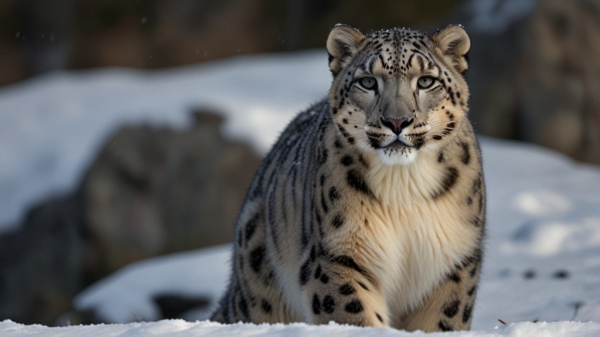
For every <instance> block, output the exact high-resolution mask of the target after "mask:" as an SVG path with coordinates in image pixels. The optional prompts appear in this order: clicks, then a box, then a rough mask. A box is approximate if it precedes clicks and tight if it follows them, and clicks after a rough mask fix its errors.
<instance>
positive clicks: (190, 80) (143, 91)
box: [0, 51, 331, 231]
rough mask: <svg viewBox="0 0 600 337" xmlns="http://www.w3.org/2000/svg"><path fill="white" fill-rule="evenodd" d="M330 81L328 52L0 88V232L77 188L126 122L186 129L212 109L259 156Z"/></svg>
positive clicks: (83, 74)
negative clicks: (197, 110) (193, 112)
mask: <svg viewBox="0 0 600 337" xmlns="http://www.w3.org/2000/svg"><path fill="white" fill-rule="evenodd" d="M330 82H331V75H330V73H329V69H328V68H327V54H326V53H325V51H309V52H300V53H293V54H276V55H266V56H265V55H262V56H245V57H239V58H233V59H229V60H225V61H219V62H212V63H210V64H203V65H195V66H188V67H181V68H176V69H170V70H164V71H141V70H140V71H137V70H130V69H102V70H91V71H79V72H57V73H53V74H49V75H45V76H41V77H38V78H35V79H33V80H29V81H26V82H23V83H20V84H17V85H13V86H9V87H4V88H2V89H0V168H1V169H0V231H2V230H8V229H11V228H14V226H15V225H16V224H17V223H18V220H19V219H21V218H22V216H23V215H24V212H25V211H26V209H27V207H28V206H30V205H31V204H32V203H34V202H37V201H40V200H41V199H43V198H45V197H47V196H49V195H52V194H56V193H64V192H68V191H71V190H73V188H74V187H75V186H76V184H77V182H78V181H79V179H80V178H81V177H82V174H83V172H84V170H85V168H86V165H89V163H90V162H91V161H92V159H93V158H94V156H96V154H97V152H98V150H99V147H100V146H101V145H102V142H103V141H104V140H105V139H106V137H107V136H108V135H109V133H110V132H113V131H114V130H115V128H116V127H117V126H120V125H122V124H123V123H140V122H148V123H153V124H160V125H164V124H167V125H170V126H172V127H177V128H183V127H185V126H186V125H188V124H189V121H190V118H189V111H190V109H191V108H194V107H208V108H213V109H217V110H220V111H222V112H223V113H224V114H225V115H226V116H227V117H231V118H229V119H228V121H227V122H226V125H225V130H224V131H225V133H226V134H227V135H228V136H232V137H235V138H237V139H244V140H248V141H250V142H251V143H252V144H253V145H254V146H255V147H256V149H257V150H259V151H260V152H262V153H265V152H266V151H267V150H268V148H269V147H270V145H271V143H272V142H273V141H274V139H275V138H276V136H277V135H278V134H279V132H280V130H282V129H283V128H284V127H285V125H286V124H287V123H288V122H289V121H290V120H291V119H292V118H293V116H294V114H295V113H297V112H298V111H299V110H301V109H303V108H306V107H308V106H309V105H310V104H311V103H312V102H315V101H317V100H319V99H320V98H322V97H324V96H325V95H326V93H327V89H328V87H329V85H330Z"/></svg>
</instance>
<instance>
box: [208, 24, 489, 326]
mask: <svg viewBox="0 0 600 337" xmlns="http://www.w3.org/2000/svg"><path fill="white" fill-rule="evenodd" d="M326 48H327V52H328V54H329V68H330V71H331V73H332V75H333V81H332V84H331V88H330V90H329V94H328V96H327V97H326V98H324V99H323V100H322V101H321V102H318V103H317V104H314V105H313V106H311V107H310V108H309V109H307V110H306V111H304V112H301V113H300V114H298V115H297V116H296V117H295V119H294V120H293V121H292V122H291V123H290V124H289V125H288V126H287V127H286V128H285V130H284V131H283V133H282V134H281V135H280V137H279V138H278V140H277V141H276V143H275V144H274V146H273V147H272V149H271V150H270V152H269V153H268V155H267V156H266V157H265V158H264V160H263V162H262V164H261V165H260V167H259V169H258V172H257V173H256V176H255V178H254V180H253V182H252V184H251V186H250V188H249V190H248V193H247V196H246V200H245V202H244V204H243V206H242V209H241V212H240V214H239V219H238V221H237V224H236V231H235V238H234V243H233V255H232V259H231V276H230V279H229V284H228V286H227V290H226V292H225V294H224V295H223V297H222V298H221V300H220V301H219V304H218V308H217V309H216V311H215V312H214V314H213V315H212V320H213V321H216V322H222V323H235V322H240V321H241V322H253V323H257V324H258V323H276V322H281V323H291V322H306V323H309V324H326V323H328V322H330V321H333V322H336V323H340V324H351V325H357V326H370V327H382V326H386V327H393V328H397V329H404V330H407V331H413V330H422V331H426V332H429V331H451V330H468V329H469V328H470V325H471V319H472V315H473V308H474V303H475V297H476V293H477V288H478V280H479V274H480V269H481V264H482V257H483V245H482V242H483V237H484V227H485V209H486V192H485V182H484V176H483V169H482V158H481V152H480V148H479V143H478V140H477V138H476V136H475V133H474V128H473V125H472V123H471V122H470V121H469V120H468V118H467V112H468V98H469V89H468V86H467V83H466V80H465V78H464V73H465V71H466V70H467V68H468V61H467V53H468V51H469V48H470V39H469V37H468V35H467V33H466V31H465V29H464V28H463V27H462V26H458V25H452V26H448V27H446V28H444V29H441V30H439V31H437V32H436V33H434V34H432V35H431V36H429V35H427V34H425V33H422V32H419V31H416V30H411V29H404V28H402V29H400V28H394V29H386V30H379V31H374V32H371V33H369V34H366V35H365V34H363V33H361V32H360V31H359V30H357V29H355V28H353V27H350V26H348V25H341V24H340V25H336V26H335V27H334V28H333V29H332V30H331V32H330V34H329V36H328V38H327V43H326Z"/></svg>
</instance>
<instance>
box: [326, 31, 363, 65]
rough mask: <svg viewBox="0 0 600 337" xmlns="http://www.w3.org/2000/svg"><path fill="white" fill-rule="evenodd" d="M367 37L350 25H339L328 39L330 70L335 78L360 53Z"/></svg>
mask: <svg viewBox="0 0 600 337" xmlns="http://www.w3.org/2000/svg"><path fill="white" fill-rule="evenodd" d="M364 39H365V36H364V35H363V34H362V33H361V32H359V31H358V29H355V28H352V27H350V26H348V25H341V24H337V25H336V26H335V27H334V28H333V29H332V30H331V32H330V33H329V37H328V38H327V52H328V53H329V69H331V73H332V74H333V76H336V75H337V74H338V73H339V72H340V70H342V69H343V68H344V67H345V66H347V65H348V62H349V61H350V59H351V58H352V56H354V54H356V52H357V51H358V49H359V47H360V44H361V43H362V42H363V41H364Z"/></svg>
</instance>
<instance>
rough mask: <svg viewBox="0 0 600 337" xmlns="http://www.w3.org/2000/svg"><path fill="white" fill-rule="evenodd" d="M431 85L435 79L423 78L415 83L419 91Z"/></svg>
mask: <svg viewBox="0 0 600 337" xmlns="http://www.w3.org/2000/svg"><path fill="white" fill-rule="evenodd" d="M433 83H435V79H434V78H433V77H431V76H423V77H421V78H419V80H418V81H417V86H418V87H419V89H427V88H430V87H431V86H432V85H433Z"/></svg>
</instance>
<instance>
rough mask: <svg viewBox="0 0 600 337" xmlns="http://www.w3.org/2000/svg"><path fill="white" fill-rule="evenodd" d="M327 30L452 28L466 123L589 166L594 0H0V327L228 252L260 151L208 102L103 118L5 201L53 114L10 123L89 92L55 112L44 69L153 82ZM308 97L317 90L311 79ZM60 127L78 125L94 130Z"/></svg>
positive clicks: (595, 154) (319, 37)
mask: <svg viewBox="0 0 600 337" xmlns="http://www.w3.org/2000/svg"><path fill="white" fill-rule="evenodd" d="M336 23H347V24H350V25H352V26H354V27H357V28H359V29H360V30H361V31H363V32H369V31H371V30H376V29H382V28H390V27H411V28H414V29H419V30H424V31H428V32H430V33H433V32H434V31H435V30H436V29H438V28H441V27H444V26H446V25H447V24H451V23H453V24H456V23H459V24H462V25H464V26H465V28H466V30H467V32H468V33H469V35H470V37H471V40H472V49H471V52H470V54H469V58H470V70H469V71H468V72H467V75H466V76H467V80H468V82H469V85H470V89H471V100H470V106H471V110H470V116H471V119H472V120H473V121H474V123H475V125H476V129H477V131H478V132H479V133H480V134H483V135H488V136H493V137H499V138H505V139H512V140H520V141H525V142H530V143H535V144H538V145H541V146H544V147H547V148H549V149H553V150H556V151H559V152H561V153H563V154H565V155H566V156H569V157H571V158H573V159H575V160H577V161H580V162H586V163H591V164H600V106H599V105H598V103H597V102H598V99H597V98H598V97H600V38H599V37H600V1H595V0H572V1H563V0H539V1H538V0H513V1H509V0H470V1H464V0H403V1H395V0H394V1H392V0H389V1H376V2H372V1H363V0H345V1H342V0H256V1H254V0H252V1H251V0H170V1H159V0H85V1H83V0H0V86H2V87H0V103H2V102H4V103H5V104H3V105H2V104H0V108H1V109H2V110H0V143H3V144H4V145H0V157H2V156H3V157H4V158H0V164H2V166H0V190H1V191H0V192H2V193H1V195H0V201H1V202H2V203H4V205H5V206H2V207H0V212H4V213H5V214H0V320H2V319H12V320H14V321H17V322H22V323H42V324H47V325H60V324H66V322H67V321H68V322H70V323H91V322H101V321H102V320H101V319H100V318H98V317H97V316H95V314H94V313H93V312H81V311H77V310H75V309H74V308H73V306H72V304H71V301H72V299H73V298H74V296H76V295H77V294H78V293H79V292H80V291H82V290H83V289H84V288H86V287H87V286H89V285H91V284H93V283H94V282H96V281H98V280H100V279H102V278H103V277H105V276H107V275H109V274H111V273H113V272H115V271H116V270H118V269H119V268H121V267H123V266H126V265H128V264H130V263H132V262H135V261H139V260H143V259H146V258H150V257H153V256H159V255H164V254H168V253H174V252H180V251H187V250H191V249H197V248H202V247H208V246H213V245H218V244H223V243H226V242H229V241H230V240H231V238H232V236H233V226H234V223H235V220H236V218H237V212H238V210H239V207H240V206H241V203H242V201H243V200H244V194H245V190H246V188H247V186H248V185H249V183H250V180H251V179H252V177H253V174H254V170H255V169H256V168H257V166H258V164H259V162H260V158H261V156H262V155H263V154H264V149H265V148H268V144H265V145H264V146H263V147H262V148H261V146H258V147H257V146H252V144H251V142H248V141H243V139H244V137H243V136H242V137H238V138H239V139H235V137H234V138H231V137H226V136H224V135H223V132H222V130H223V129H224V127H223V123H224V118H225V117H224V116H226V115H227V111H220V110H219V109H221V107H217V108H215V107H214V106H211V105H202V104H198V105H196V104H193V103H190V104H187V105H185V106H182V107H181V109H183V110H185V113H184V115H185V116H186V117H181V118H180V119H179V120H178V121H177V122H175V124H176V125H178V126H179V127H172V125H171V126H165V125H164V124H163V123H161V118H155V117H149V118H148V120H151V121H146V120H145V119H144V121H143V122H139V121H137V119H132V120H122V119H116V120H119V122H111V123H108V122H107V124H106V125H109V126H110V130H108V131H103V133H102V142H101V144H100V145H99V146H90V145H89V144H74V143H77V140H75V141H73V139H72V138H71V139H70V140H69V141H68V142H69V143H68V145H67V144H66V143H65V144H63V145H65V147H63V148H60V149H53V151H70V150H72V151H80V152H81V153H82V154H81V158H84V159H81V161H82V162H84V163H83V164H81V165H80V166H81V167H84V169H82V170H80V171H77V170H75V169H73V171H72V173H68V174H69V175H70V176H69V177H68V178H60V179H58V181H59V182H58V183H56V184H54V185H53V184H49V183H48V181H49V180H48V179H46V178H44V176H43V174H41V175H38V176H34V175H28V176H27V177H25V178H23V181H28V182H31V181H33V182H32V183H31V184H30V185H31V186H30V185H27V186H28V187H27V188H31V190H32V191H34V192H31V193H30V194H27V195H25V196H22V197H19V198H17V197H16V196H17V195H19V194H18V193H17V192H15V191H17V190H19V191H21V190H23V189H26V188H25V187H23V186H24V185H19V184H18V183H15V181H17V182H18V181H21V180H18V179H17V178H14V177H19V176H18V174H21V173H22V172H21V171H22V170H21V168H20V167H19V166H18V165H16V164H15V161H18V160H20V159H19V158H21V157H18V156H17V155H16V154H15V153H22V152H20V151H21V148H20V147H19V146H21V144H19V145H18V146H17V145H15V142H17V141H23V142H24V144H25V145H27V144H28V143H27V142H30V143H31V144H33V145H31V147H30V148H31V149H33V148H36V147H35V146H38V145H40V144H41V145H40V146H43V143H44V142H45V138H43V136H37V137H38V138H35V137H33V136H31V137H33V138H31V137H30V135H33V134H35V135H40V134H42V135H45V134H52V135H54V134H55V133H60V132H61V131H60V129H52V128H51V126H52V125H53V124H52V123H53V122H52V121H53V120H54V119H55V118H59V117H60V116H56V115H53V114H46V115H44V116H43V118H42V117H40V118H38V119H35V120H33V119H29V118H30V117H28V116H29V115H28V114H27V113H28V112H31V111H33V110H35V111H44V109H45V108H47V107H48V105H47V104H48V103H47V102H52V103H51V104H64V106H65V108H64V109H62V108H61V110H60V111H61V113H65V114H67V113H73V114H80V113H81V111H80V110H82V108H81V106H83V105H81V106H78V104H80V103H81V102H80V101H79V98H78V97H79V96H76V92H79V91H77V90H81V91H82V92H83V93H82V94H81V95H84V94H85V95H93V92H91V93H90V92H85V90H87V89H86V88H87V87H86V84H85V83H87V82H85V83H84V82H81V84H77V83H79V82H75V83H76V84H75V85H74V87H68V89H64V90H62V91H61V92H60V94H61V96H60V100H61V101H60V103H57V102H55V101H53V100H52V98H53V97H54V99H55V100H58V99H56V97H57V96H53V95H54V94H53V92H52V91H49V92H46V91H44V90H46V89H43V90H42V89H40V87H41V86H43V85H44V84H45V83H46V84H47V82H48V81H50V82H51V80H52V79H54V80H55V82H51V83H54V84H52V86H54V88H57V87H58V86H57V85H58V84H60V83H62V82H61V81H62V79H64V77H60V78H59V79H57V77H53V76H62V75H57V74H82V76H84V77H94V76H96V78H103V76H105V75H104V74H106V73H104V72H102V71H103V69H106V68H107V67H111V68H110V69H112V70H107V71H108V72H110V71H113V70H114V69H115V68H114V67H119V68H127V69H126V70H125V71H130V70H132V69H136V70H145V69H152V70H153V71H156V72H152V74H163V75H164V74H166V72H168V71H169V69H173V68H174V67H178V68H176V69H179V70H175V72H176V73H177V76H179V75H182V74H184V73H186V71H188V69H192V68H187V67H190V66H196V65H198V64H217V65H220V66H219V67H221V68H223V67H226V65H227V64H225V65H224V64H223V63H207V62H214V61H218V60H224V59H231V58H232V57H240V56H244V55H255V54H256V55H258V54H265V53H268V54H271V53H284V54H288V53H298V52H302V51H303V50H313V49H322V48H323V47H324V44H325V40H326V38H327V34H328V33H329V30H330V29H331V28H332V27H333V25H335V24H336ZM319 55H321V54H319ZM241 60H246V59H241ZM248 60H250V59H248ZM239 62H246V61H239ZM248 62H250V61H248ZM322 62H323V68H322V69H323V72H322V73H323V74H322V75H321V76H329V74H328V73H327V70H326V55H324V54H323V61H322ZM193 69H195V68H193ZM96 71H98V72H96ZM266 71H268V68H267V70H266ZM119 74H121V73H119ZM209 75H210V74H208V73H207V75H206V76H209ZM65 76H71V75H65ZM141 76H145V75H141ZM273 76H275V75H273ZM282 76H283V75H282ZM148 78H149V79H150V77H148ZM153 80H156V78H153ZM218 80H219V79H218V78H217V79H216V80H215V81H218ZM234 82H235V81H234ZM234 82H231V83H234ZM190 83H191V82H190ZM215 83H216V82H215ZM104 85H106V86H107V87H111V86H113V85H115V84H112V82H107V83H105V84H104ZM119 85H124V88H126V87H127V84H122V83H121V84H119ZM182 85H184V86H185V85H186V84H185V83H184V84H182ZM44 88H46V87H44ZM60 88H62V87H60ZM65 88H67V87H65ZM117 88H120V87H118V86H117ZM26 89H27V90H31V91H30V92H33V93H34V94H32V95H34V96H33V97H42V96H43V95H47V96H43V97H47V98H48V100H47V101H45V100H40V101H39V102H38V103H36V105H35V106H27V107H25V106H26V104H25V103H26V101H28V98H27V97H30V96H27V95H25V96H19V94H18V93H20V91H19V90H26ZM318 89H319V90H320V91H319V92H321V94H320V95H321V97H322V96H323V95H324V94H325V90H326V87H324V90H321V87H319V88H318ZM35 90H41V91H35ZM48 90H50V89H48ZM56 90H58V89H56ZM90 90H91V89H90ZM117 90H118V89H117ZM123 90H125V89H123ZM206 90H208V89H206ZM248 90H250V89H248ZM124 92H125V91H124ZM207 92H208V91H207ZM170 94H172V95H174V96H176V95H177V94H178V93H176V92H172V93H170ZM198 94H200V93H198ZM292 94H293V93H292ZM292 94H291V95H292ZM11 95H12V96H11ZM15 95H16V96H15ZM124 95H127V94H124ZM232 96H235V95H232ZM94 97H95V96H94ZM111 97H112V96H111ZM308 97H311V99H312V101H313V102H314V101H315V100H317V99H318V98H319V96H318V95H317V96H314V95H312V92H311V93H310V95H308ZM279 98H281V97H279ZM95 99H96V98H95ZM123 100H125V98H123ZM144 100H145V98H144V96H141V97H140V98H139V101H140V102H141V103H140V104H141V106H142V107H143V109H146V110H148V111H154V110H153V109H156V110H157V111H158V112H156V115H152V116H157V115H160V114H165V113H166V112H168V110H162V111H161V110H160V107H158V108H157V107H156V106H144V105H143V101H144ZM97 101H98V102H97V104H95V105H94V107H102V106H104V105H103V104H107V102H105V99H103V98H102V96H99V97H97ZM36 102H37V101H36ZM45 102H46V103H45ZM120 102H121V101H119V100H115V101H114V102H111V104H113V106H119V104H121V103H120ZM310 102H311V101H310V100H306V101H305V103H304V106H308V104H309V103H310ZM282 104H283V103H282ZM301 106H302V105H301ZM177 108H178V109H179V108H180V107H179V106H178V107H177ZM28 109H30V110H31V111H30V110H28ZM115 111H116V112H114V113H115V114H120V113H122V111H120V110H119V109H117V110H115ZM101 113H102V111H101V110H99V114H101ZM107 113H108V112H107ZM36 116H38V115H36ZM78 116H79V115H78ZM38 117H39V116H38ZM287 120H289V119H286V120H283V121H282V123H283V124H281V125H282V126H283V125H285V123H286V122H287ZM40 121H41V125H39V122H40ZM74 121H76V123H80V124H78V125H79V126H80V127H81V128H78V127H76V128H75V129H78V130H79V132H82V133H84V132H85V131H82V130H86V125H87V124H89V125H92V124H94V123H99V119H85V118H83V117H82V118H81V119H74ZM9 122H10V123H9ZM34 122H35V123H38V124H36V125H33V123H34ZM11 123H13V124H11ZM45 123H48V124H45ZM103 123H104V122H103ZM1 124H4V125H1ZM15 125H19V127H20V128H18V129H15V128H14V126H15ZM107 128H108V126H107ZM34 129H41V131H32V130H34ZM15 130H17V131H15ZM17 132H19V133H17ZM36 132H37V133H36ZM277 132H278V131H276V132H275V134H276V133H277ZM15 135H16V136H15ZM75 135H76V134H75ZM13 136H14V137H13ZM19 137H20V138H19ZM28 137H29V138H28ZM17 139H18V140H17ZM65 142H66V141H65ZM25 145H23V146H25ZM30 148H27V149H30ZM36 149H37V148H36ZM36 151H37V150H31V153H30V155H28V156H29V157H27V158H25V159H26V160H31V162H32V163H33V164H32V167H35V168H36V170H38V171H39V172H43V171H44V170H46V169H48V168H49V167H55V170H56V171H61V166H60V164H57V163H56V162H55V160H54V159H53V158H54V157H52V156H48V157H45V156H43V155H41V154H40V153H42V152H39V153H38V152H36ZM28 153H29V152H28ZM43 153H47V152H43ZM78 165H79V164H78ZM74 166H76V165H74ZM10 170H13V171H14V172H13V171H10ZM2 171H4V173H3V172H2ZM11 172H13V173H14V174H13V173H11ZM36 172H37V171H36ZM61 172H63V174H67V173H64V172H66V171H61ZM69 172H71V171H69ZM11 174H13V175H11ZM59 176H61V175H60V174H59ZM36 177H38V178H36ZM61 177H62V176H61ZM19 179H21V178H19ZM36 179H39V180H36ZM61 179H62V180H61ZM69 179H71V180H73V181H74V183H72V184H70V183H66V182H65V181H67V180H69ZM29 186H30V187H29ZM40 186H42V187H43V188H42V187H40ZM36 191H37V192H36ZM38 192H39V193H38ZM19 193H20V192H19ZM23 193H24V192H23ZM15 200H16V201H15ZM17 201H18V202H17ZM6 205H9V206H6ZM2 228H4V229H2ZM206 301H207V300H206V299H204V298H179V297H176V296H167V295H165V296H163V297H160V298H157V299H156V302H157V303H158V305H159V306H160V308H161V310H162V312H163V314H164V313H167V314H164V315H163V316H161V317H170V318H171V317H178V316H177V315H178V314H179V313H181V312H183V311H185V310H186V309H189V308H193V307H196V306H202V305H205V304H206ZM142 319H143V318H142Z"/></svg>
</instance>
